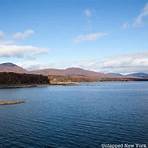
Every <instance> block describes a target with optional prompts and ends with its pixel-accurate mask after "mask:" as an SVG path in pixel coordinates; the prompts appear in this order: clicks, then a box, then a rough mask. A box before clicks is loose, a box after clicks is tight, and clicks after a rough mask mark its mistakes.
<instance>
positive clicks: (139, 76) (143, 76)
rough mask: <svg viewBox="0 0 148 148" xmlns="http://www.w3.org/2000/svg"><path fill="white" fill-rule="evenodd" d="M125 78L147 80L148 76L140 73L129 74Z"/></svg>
mask: <svg viewBox="0 0 148 148" xmlns="http://www.w3.org/2000/svg"><path fill="white" fill-rule="evenodd" d="M126 76H128V77H137V78H148V74H147V73H142V72H139V73H131V74H128V75H126Z"/></svg>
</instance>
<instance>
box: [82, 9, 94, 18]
mask: <svg viewBox="0 0 148 148" xmlns="http://www.w3.org/2000/svg"><path fill="white" fill-rule="evenodd" d="M84 14H85V16H86V17H91V16H92V12H91V10H90V9H85V10H84Z"/></svg>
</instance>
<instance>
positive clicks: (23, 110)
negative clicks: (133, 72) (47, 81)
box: [0, 82, 148, 148]
mask: <svg viewBox="0 0 148 148" xmlns="http://www.w3.org/2000/svg"><path fill="white" fill-rule="evenodd" d="M18 98H21V99H25V100H26V101H27V102H26V103H25V104H19V105H11V106H0V147H2V148H3V147H25V148H26V147H31V146H32V147H46V146H47V147H53V148H54V147H57V148H58V147H60V148H77V147H82V148H86V147H87V148H96V147H100V144H102V143H116V144H117V143H118V144H119V143H129V144H134V143H145V144H148V82H122V83H120V82H110V83H109V82H104V83H89V84H87V83H85V84H82V85H80V86H49V87H38V88H21V89H0V99H18Z"/></svg>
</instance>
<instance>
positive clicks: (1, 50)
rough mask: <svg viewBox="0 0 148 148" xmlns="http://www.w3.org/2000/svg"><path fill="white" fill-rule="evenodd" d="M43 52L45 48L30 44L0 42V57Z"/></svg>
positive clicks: (45, 50)
mask: <svg viewBox="0 0 148 148" xmlns="http://www.w3.org/2000/svg"><path fill="white" fill-rule="evenodd" d="M45 52H47V49H45V48H39V47H35V46H31V45H15V44H0V57H7V58H9V57H13V58H14V57H25V56H33V55H36V54H41V53H45Z"/></svg>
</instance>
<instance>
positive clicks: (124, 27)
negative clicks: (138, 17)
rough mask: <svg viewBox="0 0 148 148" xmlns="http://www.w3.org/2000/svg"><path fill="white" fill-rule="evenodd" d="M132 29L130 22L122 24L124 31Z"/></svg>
mask: <svg viewBox="0 0 148 148" xmlns="http://www.w3.org/2000/svg"><path fill="white" fill-rule="evenodd" d="M129 27H130V24H129V23H128V22H125V23H123V24H122V28H123V29H128V28H129Z"/></svg>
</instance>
